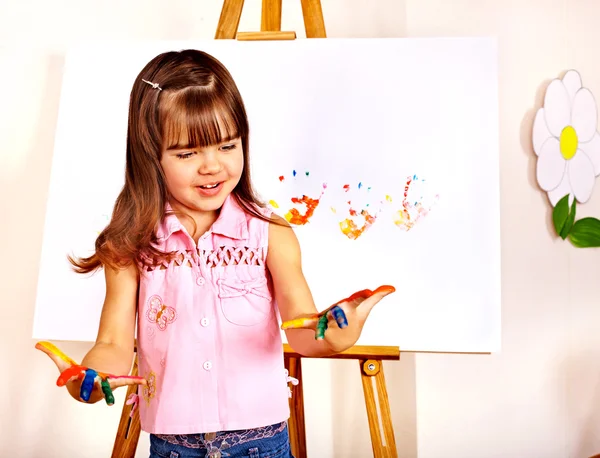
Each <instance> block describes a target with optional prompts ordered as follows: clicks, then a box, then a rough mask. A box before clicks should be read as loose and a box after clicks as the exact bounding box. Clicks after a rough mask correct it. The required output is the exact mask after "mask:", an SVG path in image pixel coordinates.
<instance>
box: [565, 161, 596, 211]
mask: <svg viewBox="0 0 600 458" xmlns="http://www.w3.org/2000/svg"><path fill="white" fill-rule="evenodd" d="M567 175H568V176H569V183H570V185H571V189H572V190H573V194H575V198H576V199H577V201H578V202H581V203H584V202H587V200H588V199H589V198H590V196H591V195H592V190H593V189H594V180H595V179H596V177H595V175H594V164H592V161H591V160H590V158H589V157H588V156H587V155H586V154H585V153H584V152H583V151H581V150H577V152H576V153H575V156H573V159H571V160H570V161H569V162H568V165H567Z"/></svg>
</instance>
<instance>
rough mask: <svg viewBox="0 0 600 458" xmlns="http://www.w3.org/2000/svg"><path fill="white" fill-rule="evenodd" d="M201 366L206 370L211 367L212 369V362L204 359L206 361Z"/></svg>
mask: <svg viewBox="0 0 600 458" xmlns="http://www.w3.org/2000/svg"><path fill="white" fill-rule="evenodd" d="M203 367H204V369H206V370H207V371H209V370H211V369H212V363H211V362H210V361H206V362H205V363H204V364H203Z"/></svg>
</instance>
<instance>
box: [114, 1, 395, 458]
mask: <svg viewBox="0 0 600 458" xmlns="http://www.w3.org/2000/svg"><path fill="white" fill-rule="evenodd" d="M300 1H301V2H302V15H303V16H304V27H305V29H306V37H307V38H326V33H325V21H324V20H323V11H322V10H321V1H320V0H300ZM281 3H282V0H263V1H262V15H261V31H260V32H238V31H237V30H238V26H239V23H240V17H241V16H242V8H243V6H244V0H224V2H223V9H222V10H221V17H220V18H219V24H218V26H217V32H216V34H215V38H216V39H238V40H248V41H250V40H294V39H295V38H296V32H282V31H281ZM284 358H285V367H286V369H287V370H288V371H289V375H290V376H291V377H294V378H296V379H297V380H298V381H299V383H298V385H296V386H294V387H293V388H292V398H291V399H290V411H291V413H290V419H289V422H288V425H289V432H290V442H291V445H292V453H293V454H294V456H295V458H307V454H306V429H305V423H304V395H303V389H302V358H305V357H304V356H302V355H300V354H298V353H296V352H295V351H294V350H292V348H291V347H290V346H289V345H288V344H284ZM328 358H329V359H354V360H357V361H358V363H359V368H360V374H361V379H362V385H363V392H364V396H365V404H366V407H367V417H368V420H369V431H370V434H371V446H372V448H373V455H374V457H375V458H397V457H398V452H397V450H396V439H395V437H394V428H393V426H392V417H391V414H390V405H389V401H388V395H387V389H386V385H385V376H384V374H383V361H384V360H395V361H399V360H400V349H399V348H398V347H374V346H373V347H372V346H355V347H352V348H350V349H349V350H347V351H345V352H343V353H339V354H337V355H335V356H330V357H328ZM137 373H138V365H137V355H136V357H135V361H134V364H133V369H132V372H131V375H137ZM373 380H375V384H376V389H375V388H373ZM136 390H137V387H136V386H130V387H129V388H128V390H127V396H126V397H129V395H131V394H132V393H135V392H136ZM375 393H377V398H378V400H379V411H380V413H381V418H380V417H379V413H378V409H377V403H376V401H375ZM130 411H131V408H130V407H128V406H127V405H124V406H123V411H122V413H121V420H120V422H119V427H118V429H117V437H116V440H115V444H114V446H113V452H112V458H134V456H135V451H136V448H137V444H138V441H139V437H140V420H139V416H138V415H134V416H133V417H130V415H129V414H130ZM380 423H381V426H382V429H383V431H382V429H381V428H380V427H379V425H380ZM382 434H383V436H382Z"/></svg>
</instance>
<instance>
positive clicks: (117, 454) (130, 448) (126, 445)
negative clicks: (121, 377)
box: [111, 353, 141, 458]
mask: <svg viewBox="0 0 600 458" xmlns="http://www.w3.org/2000/svg"><path fill="white" fill-rule="evenodd" d="M137 374H138V360H137V353H136V355H135V360H134V361H133V370H132V371H131V375H137ZM137 389H138V385H130V386H129V387H128V388H127V398H128V397H129V396H130V395H131V394H132V393H135V392H136V391H137ZM127 398H126V399H127ZM129 412H131V408H127V406H126V405H125V406H123V411H122V412H121V420H120V421H119V428H118V429H117V438H116V440H115V444H114V446H113V451H112V455H111V458H134V457H135V451H136V449H137V445H138V442H139V440H140V431H141V426H140V416H139V414H138V413H136V414H135V415H134V416H133V417H130V416H129Z"/></svg>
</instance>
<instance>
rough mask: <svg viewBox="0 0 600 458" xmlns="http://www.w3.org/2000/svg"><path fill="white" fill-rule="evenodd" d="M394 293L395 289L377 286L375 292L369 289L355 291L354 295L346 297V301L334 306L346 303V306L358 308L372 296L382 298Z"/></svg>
mask: <svg viewBox="0 0 600 458" xmlns="http://www.w3.org/2000/svg"><path fill="white" fill-rule="evenodd" d="M394 291H396V288H394V287H393V286H391V285H382V286H379V287H378V288H377V289H376V290H375V291H372V290H370V289H363V290H360V291H357V292H355V293H354V294H352V295H350V296H348V297H347V298H346V299H342V300H341V301H339V302H337V303H336V304H334V305H339V304H341V303H348V304H352V305H354V306H355V307H358V306H359V305H360V304H362V303H363V302H364V301H365V300H366V299H368V298H370V297H371V296H373V295H381V296H382V297H383V296H387V295H388V294H390V293H393V292H394Z"/></svg>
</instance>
